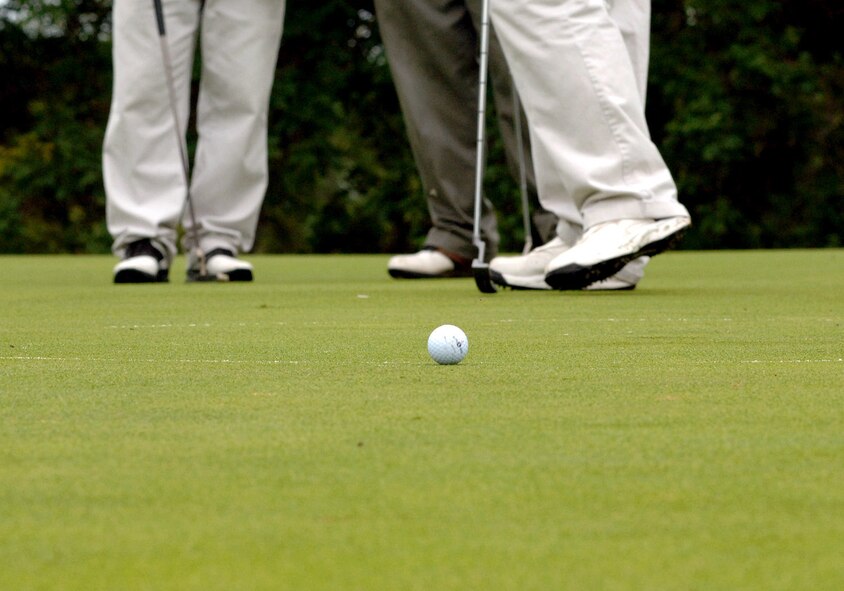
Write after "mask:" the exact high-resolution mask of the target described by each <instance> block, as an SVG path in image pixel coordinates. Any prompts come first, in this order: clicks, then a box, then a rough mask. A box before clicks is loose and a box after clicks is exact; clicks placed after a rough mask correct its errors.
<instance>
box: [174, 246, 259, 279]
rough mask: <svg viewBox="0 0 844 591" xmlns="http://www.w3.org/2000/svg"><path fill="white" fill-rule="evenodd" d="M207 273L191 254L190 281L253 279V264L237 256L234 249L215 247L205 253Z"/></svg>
mask: <svg viewBox="0 0 844 591" xmlns="http://www.w3.org/2000/svg"><path fill="white" fill-rule="evenodd" d="M205 267H206V268H205V273H204V274H203V273H202V269H201V268H200V264H199V260H198V259H197V258H196V256H195V255H193V254H192V255H191V258H190V263H189V265H188V281H252V271H253V268H252V265H251V264H250V263H247V262H246V261H243V260H241V259H239V258H237V257H236V256H235V254H234V252H233V251H231V250H228V249H226V248H215V249H214V250H212V251H210V252H208V253H206V255H205Z"/></svg>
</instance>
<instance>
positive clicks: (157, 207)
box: [103, 0, 199, 257]
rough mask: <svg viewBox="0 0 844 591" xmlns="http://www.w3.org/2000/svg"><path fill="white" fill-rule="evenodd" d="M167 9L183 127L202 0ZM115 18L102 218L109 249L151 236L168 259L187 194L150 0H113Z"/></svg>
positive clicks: (178, 0) (176, 1) (183, 0)
mask: <svg viewBox="0 0 844 591" xmlns="http://www.w3.org/2000/svg"><path fill="white" fill-rule="evenodd" d="M164 11H165V18H166V22H167V40H168V45H169V47H170V55H171V57H172V60H173V69H174V79H175V87H176V94H177V95H178V96H177V103H178V108H179V112H180V121H181V124H182V126H183V127H184V126H186V124H187V120H188V110H189V101H190V71H191V67H192V65H193V55H194V47H195V39H196V30H197V27H198V26H199V2H198V1H196V0H172V1H169V2H168V1H165V2H164ZM113 23H114V43H113V61H114V87H113V92H112V100H111V111H110V113H109V120H108V126H107V128H106V134H105V140H104V143H103V179H104V184H105V190H106V221H107V224H108V229H109V232H110V233H111V235H112V237H113V238H114V245H113V249H114V251H115V253H116V254H118V255H119V254H120V253H121V252H122V250H123V248H124V247H125V246H126V245H127V244H128V243H130V242H133V241H135V240H138V239H139V238H155V239H156V240H157V241H158V242H159V243H160V244H161V245H162V246H164V247H165V248H166V249H167V251H168V254H169V256H171V257H172V256H173V255H175V253H176V228H177V225H178V222H179V216H180V214H181V213H182V210H183V208H184V204H185V196H186V192H185V180H184V173H183V171H182V164H181V160H180V159H179V148H178V144H177V140H176V135H175V132H174V130H173V116H172V114H171V111H170V102H169V98H168V94H167V84H166V78H165V75H164V67H163V65H162V59H161V49H160V44H159V40H158V29H157V28H156V23H155V14H154V11H153V4H152V2H151V1H142V0H132V1H129V2H115V3H114V9H113ZM181 133H182V135H184V133H185V130H184V129H182V130H181Z"/></svg>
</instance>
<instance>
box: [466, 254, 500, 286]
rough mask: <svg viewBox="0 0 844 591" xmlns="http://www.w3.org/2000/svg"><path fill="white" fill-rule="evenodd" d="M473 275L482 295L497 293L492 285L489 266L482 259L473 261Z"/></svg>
mask: <svg viewBox="0 0 844 591" xmlns="http://www.w3.org/2000/svg"><path fill="white" fill-rule="evenodd" d="M472 275H473V276H474V277H475V285H477V286H478V290H479V291H480V292H481V293H496V292H497V291H498V290H497V289H496V287H495V285H494V284H493V283H492V278H491V277H490V276H489V265H488V264H487V263H485V262H483V261H482V260H480V259H475V260H474V261H472Z"/></svg>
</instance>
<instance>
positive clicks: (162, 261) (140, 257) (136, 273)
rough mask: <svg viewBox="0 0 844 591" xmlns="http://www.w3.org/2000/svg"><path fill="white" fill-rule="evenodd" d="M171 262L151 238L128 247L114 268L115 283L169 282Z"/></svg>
mask: <svg viewBox="0 0 844 591" xmlns="http://www.w3.org/2000/svg"><path fill="white" fill-rule="evenodd" d="M169 263H170V261H168V260H167V257H166V256H165V255H164V253H163V252H161V251H160V250H158V248H156V247H155V246H154V245H153V243H152V241H151V240H150V239H149V238H142V239H141V240H136V241H135V242H132V243H130V244H129V245H127V246H126V249H125V251H124V253H123V260H121V261H120V262H119V263H117V265H116V266H115V267H114V282H115V283H161V282H165V281H168V278H169V273H170V267H169Z"/></svg>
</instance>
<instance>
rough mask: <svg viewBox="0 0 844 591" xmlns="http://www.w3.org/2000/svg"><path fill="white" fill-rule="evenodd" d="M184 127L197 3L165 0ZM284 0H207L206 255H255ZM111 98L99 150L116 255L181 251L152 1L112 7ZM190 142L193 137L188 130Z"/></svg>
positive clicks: (200, 212)
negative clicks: (141, 241)
mask: <svg viewBox="0 0 844 591" xmlns="http://www.w3.org/2000/svg"><path fill="white" fill-rule="evenodd" d="M163 4H164V11H165V18H166V25H167V40H168V46H169V48H170V54H171V57H172V59H173V65H174V80H175V86H176V93H177V103H178V107H179V115H180V123H181V124H182V127H183V128H184V127H186V125H187V121H188V112H189V108H190V104H189V103H190V73H191V69H192V66H193V57H194V48H195V44H196V37H197V32H198V31H199V29H200V12H199V7H200V3H199V2H198V0H164V2H163ZM283 17H284V2H283V1H281V0H240V1H239V2H231V1H230V0H207V2H206V5H205V8H204V10H203V13H202V15H201V19H202V26H201V28H202V63H203V66H202V78H201V82H200V98H199V105H198V112H197V130H198V133H199V143H198V145H197V153H196V160H195V165H194V170H193V174H192V187H191V197H192V199H193V203H194V208H195V211H196V215H197V219H198V223H199V226H200V232H199V233H200V242H201V245H202V246H203V248H204V249H205V250H206V251H207V250H211V249H213V248H216V247H225V248H231V249H233V250H235V251H242V250H248V249H250V248H251V247H252V244H253V241H254V236H255V227H256V225H257V220H258V214H259V212H260V207H261V203H262V201H263V197H264V192H265V190H266V185H267V153H266V149H267V148H266V143H267V137H266V136H267V110H268V102H269V94H270V89H271V87H272V81H273V73H274V68H275V63H276V57H277V54H278V46H279V42H280V39H281V28H282V21H283ZM114 29H115V32H114V71H115V81H114V94H113V97H112V107H111V113H110V116H109V124H108V128H107V130H106V137H105V142H104V147H103V175H104V179H105V187H106V195H107V206H106V214H107V222H108V227H109V231H110V232H111V234H112V236H113V237H114V250H115V252H116V253H118V254H119V253H120V252H121V250H122V248H123V247H124V246H125V245H126V244H128V243H129V242H132V241H133V240H136V239H138V238H144V237H151V238H155V239H156V240H157V241H158V242H160V243H161V244H162V245H164V246H165V247H166V248H167V250H168V253H169V254H170V256H173V255H174V254H175V252H176V228H177V225H178V222H179V217H180V215H181V214H182V213H183V212H184V220H182V222H183V224H184V225H185V227H186V228H188V229H190V219H189V216H188V215H187V211H186V210H185V197H186V190H185V183H184V173H183V172H182V165H181V160H180V159H179V152H178V149H179V148H178V143H177V141H176V136H175V132H174V130H173V117H172V114H171V112H170V106H169V102H168V94H167V87H166V79H165V76H164V70H163V66H162V60H161V50H160V47H159V41H158V31H157V29H156V26H155V16H154V13H153V7H152V2H151V1H143V0H133V1H131V2H115V6H114ZM181 133H182V135H183V136H184V133H185V129H182V130H181Z"/></svg>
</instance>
